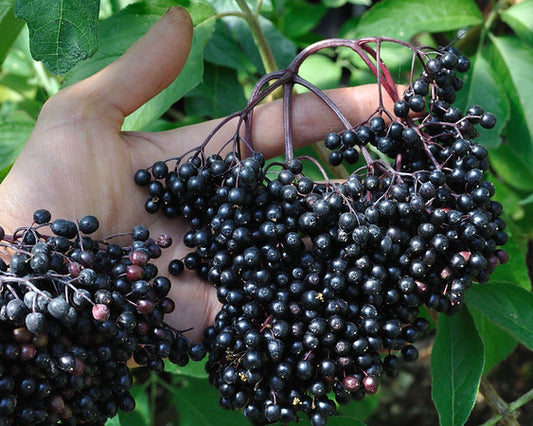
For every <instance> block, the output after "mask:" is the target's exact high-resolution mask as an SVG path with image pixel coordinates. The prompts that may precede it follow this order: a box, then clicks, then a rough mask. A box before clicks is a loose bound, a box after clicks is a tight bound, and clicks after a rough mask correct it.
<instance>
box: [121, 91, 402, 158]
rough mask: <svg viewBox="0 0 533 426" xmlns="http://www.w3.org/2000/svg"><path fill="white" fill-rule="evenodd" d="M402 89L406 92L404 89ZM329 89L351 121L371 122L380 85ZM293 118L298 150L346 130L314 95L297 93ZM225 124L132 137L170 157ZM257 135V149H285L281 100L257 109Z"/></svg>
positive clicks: (388, 103)
mask: <svg viewBox="0 0 533 426" xmlns="http://www.w3.org/2000/svg"><path fill="white" fill-rule="evenodd" d="M399 89H400V90H401V87H400V88H399ZM325 93H326V94H327V96H328V97H329V98H330V99H331V100H332V101H333V103H334V104H335V105H336V106H337V107H338V108H339V110H340V111H341V112H342V114H343V115H344V116H345V117H346V118H347V119H348V120H349V121H350V123H351V124H352V125H356V124H358V123H361V122H363V121H365V120H367V119H368V118H369V116H370V115H371V114H373V113H374V112H375V111H376V110H377V108H378V106H379V92H378V86H377V85H376V84H371V85H362V86H356V87H347V88H341V89H333V90H328V91H325ZM382 103H383V107H384V108H386V109H387V110H389V111H390V110H392V107H393V101H392V100H391V98H390V97H388V95H386V93H383V99H382ZM292 120H293V121H292V126H291V129H292V137H293V144H294V148H298V147H302V146H305V145H308V144H310V143H314V142H317V141H319V140H322V139H323V138H324V137H325V136H326V134H327V133H329V132H331V131H340V130H341V129H343V128H344V126H343V124H342V122H341V120H340V119H339V118H338V117H337V115H336V114H335V113H334V112H333V111H332V110H331V109H330V108H329V107H328V106H326V104H325V103H324V102H323V101H322V100H320V99H319V98H317V97H316V96H315V95H313V94H310V93H305V94H301V95H298V96H295V97H294V102H293V106H292ZM220 122H221V120H212V121H208V122H204V123H200V124H196V125H192V126H187V127H182V128H179V129H175V130H171V131H167V132H161V133H154V134H148V133H140V132H139V133H134V134H131V136H138V137H140V138H141V139H148V140H150V141H151V142H153V143H154V144H155V145H156V146H157V147H158V150H157V151H158V152H157V153H158V154H159V155H161V151H162V152H164V153H166V155H167V158H169V157H174V156H179V155H181V154H183V153H184V152H186V151H187V150H189V149H191V148H194V147H196V146H198V145H199V144H201V143H202V142H203V140H204V139H205V138H206V137H207V136H208V135H209V133H210V132H211V131H212V130H213V129H214V128H215V127H216V126H217V125H218V124H219V123H220ZM236 125H237V119H234V120H232V121H231V122H229V123H227V124H226V125H224V127H222V128H221V129H220V130H219V131H217V133H216V134H215V135H214V136H213V138H212V140H211V141H210V142H209V144H208V145H207V148H206V152H208V153H212V152H218V150H219V149H220V148H221V147H222V146H223V145H224V144H225V143H226V142H228V141H230V140H231V139H232V138H233V135H234V134H235V131H236ZM252 139H253V144H254V150H255V151H259V152H262V153H263V154H264V155H265V156H266V157H267V158H270V157H273V156H276V155H279V154H281V153H283V150H284V140H285V133H284V125H283V103H282V101H281V100H277V101H274V102H270V103H268V104H264V105H260V106H259V107H257V108H256V109H255V112H254V116H253V132H252ZM184 141H186V143H184ZM161 159H162V158H150V159H147V158H144V159H143V160H142V161H143V164H139V167H146V165H147V164H149V163H150V162H151V161H152V162H153V161H157V160H161Z"/></svg>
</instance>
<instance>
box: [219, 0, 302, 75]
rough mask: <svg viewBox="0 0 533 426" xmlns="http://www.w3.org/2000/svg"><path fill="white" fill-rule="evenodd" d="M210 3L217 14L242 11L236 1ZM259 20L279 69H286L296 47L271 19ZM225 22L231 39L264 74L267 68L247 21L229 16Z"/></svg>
mask: <svg viewBox="0 0 533 426" xmlns="http://www.w3.org/2000/svg"><path fill="white" fill-rule="evenodd" d="M209 2H210V4H212V5H213V7H214V8H215V9H216V11H217V13H228V12H229V13H232V12H236V11H240V9H239V7H238V5H237V3H236V2H235V1H234V0H216V1H215V0H209ZM258 20H259V25H260V26H261V30H262V31H263V33H264V35H265V37H266V39H267V41H268V44H269V45H270V46H271V47H272V53H273V55H274V59H275V61H276V64H277V66H278V68H284V67H286V66H287V65H288V64H289V63H290V62H291V60H292V59H293V58H294V56H295V55H296V46H295V45H294V43H293V42H292V41H291V40H289V39H288V38H287V37H285V36H284V35H283V34H282V33H281V32H280V31H279V30H278V29H277V28H276V27H275V26H274V24H273V23H272V22H271V21H270V20H269V19H267V18H265V17H264V16H263V15H259V19H258ZM223 22H224V24H225V25H226V26H227V28H228V30H229V35H230V37H232V38H233V39H234V40H237V42H238V43H239V45H240V47H241V49H242V50H243V52H244V55H245V57H246V58H247V60H248V61H250V62H251V63H252V64H253V65H254V66H255V68H256V69H257V70H258V71H259V72H260V73H264V72H265V68H264V66H263V62H262V60H261V55H260V54H259V50H258V49H257V45H256V43H255V40H254V37H253V34H252V32H251V30H250V27H249V25H248V23H247V22H246V20H245V19H243V18H241V17H235V16H228V17H224V18H223Z"/></svg>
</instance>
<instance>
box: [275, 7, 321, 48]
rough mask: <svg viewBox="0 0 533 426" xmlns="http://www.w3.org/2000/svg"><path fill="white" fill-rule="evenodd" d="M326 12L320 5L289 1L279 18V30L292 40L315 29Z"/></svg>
mask: <svg viewBox="0 0 533 426" xmlns="http://www.w3.org/2000/svg"><path fill="white" fill-rule="evenodd" d="M326 11H327V7H326V6H324V5H322V4H311V3H308V2H305V1H301V0H300V1H291V2H289V3H288V4H287V6H286V8H285V10H284V11H283V14H282V15H281V16H280V30H281V31H282V32H283V34H285V35H286V36H287V37H289V38H290V39H293V40H294V39H295V38H298V37H300V36H302V35H304V34H307V33H308V32H310V31H312V30H313V29H314V28H316V26H317V25H318V24H319V22H320V20H321V19H322V17H323V16H324V14H325V13H326Z"/></svg>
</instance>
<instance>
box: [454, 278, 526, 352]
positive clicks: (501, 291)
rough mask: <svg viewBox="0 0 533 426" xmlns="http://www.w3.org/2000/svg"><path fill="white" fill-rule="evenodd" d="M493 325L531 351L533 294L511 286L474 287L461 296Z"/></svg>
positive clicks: (506, 284)
mask: <svg viewBox="0 0 533 426" xmlns="http://www.w3.org/2000/svg"><path fill="white" fill-rule="evenodd" d="M465 298H466V301H467V303H468V304H469V305H471V306H474V307H475V308H476V309H478V310H479V311H480V312H481V313H483V315H485V316H486V317H487V318H488V319H490V320H491V321H492V322H493V323H494V324H496V325H498V326H499V327H501V328H503V329H504V330H505V331H506V332H507V333H508V334H510V335H511V336H513V337H514V338H516V339H517V340H518V341H520V342H521V343H523V344H524V345H525V346H527V347H528V348H529V349H532V350H533V293H531V291H528V290H525V289H524V288H522V287H519V286H517V285H514V284H512V283H508V282H503V281H493V282H490V283H488V284H475V285H473V286H472V288H471V289H469V290H468V291H467V292H466V294H465Z"/></svg>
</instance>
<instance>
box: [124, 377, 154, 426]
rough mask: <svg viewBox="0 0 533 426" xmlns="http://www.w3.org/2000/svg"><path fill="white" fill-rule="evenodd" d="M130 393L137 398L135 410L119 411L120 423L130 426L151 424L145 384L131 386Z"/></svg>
mask: <svg viewBox="0 0 533 426" xmlns="http://www.w3.org/2000/svg"><path fill="white" fill-rule="evenodd" d="M130 393H131V396H132V397H133V399H134V400H135V410H134V411H132V412H131V413H125V412H123V411H119V413H118V417H119V422H120V423H119V424H122V425H128V426H149V425H150V424H151V421H150V407H149V403H148V395H147V394H146V391H145V389H144V387H143V386H139V385H135V386H132V387H131V388H130Z"/></svg>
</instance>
